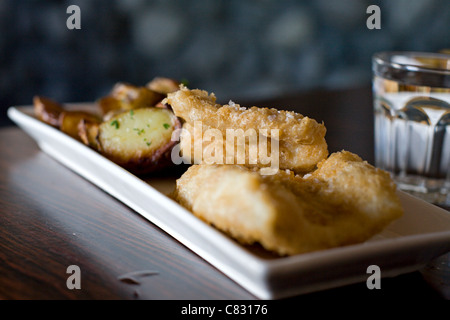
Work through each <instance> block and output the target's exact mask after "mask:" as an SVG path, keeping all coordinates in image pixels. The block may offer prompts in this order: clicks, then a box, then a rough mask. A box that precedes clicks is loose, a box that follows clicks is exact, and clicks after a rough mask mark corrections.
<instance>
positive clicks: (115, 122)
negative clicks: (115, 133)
mask: <svg viewBox="0 0 450 320" xmlns="http://www.w3.org/2000/svg"><path fill="white" fill-rule="evenodd" d="M110 125H111V126H114V127H116V129H119V126H120V125H119V121H117V120H113V121H111V123H110Z"/></svg>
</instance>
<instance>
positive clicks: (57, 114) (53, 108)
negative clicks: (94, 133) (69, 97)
mask: <svg viewBox="0 0 450 320" xmlns="http://www.w3.org/2000/svg"><path fill="white" fill-rule="evenodd" d="M33 104H34V114H35V115H36V117H37V118H38V119H39V120H41V121H43V122H45V123H47V124H49V125H51V126H53V127H55V128H57V129H59V130H61V131H62V132H64V133H66V134H68V135H69V136H71V137H72V138H74V139H77V140H81V138H80V137H79V135H78V126H79V123H80V122H81V121H82V120H85V121H89V122H94V123H95V122H96V123H100V122H101V119H100V117H99V116H98V115H96V114H94V113H92V112H87V111H79V110H77V111H71V110H66V109H65V108H64V106H63V105H62V104H60V103H58V102H56V101H54V100H52V99H49V98H46V97H40V96H35V97H34V98H33Z"/></svg>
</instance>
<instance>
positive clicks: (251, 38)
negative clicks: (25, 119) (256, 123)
mask: <svg viewBox="0 0 450 320" xmlns="http://www.w3.org/2000/svg"><path fill="white" fill-rule="evenodd" d="M72 4H75V5H78V6H79V8H80V10H81V30H69V29H68V28H67V27H66V20H67V18H68V17H69V14H67V13H66V9H67V7H68V6H69V5H72ZM371 4H376V5H378V6H379V7H380V9H381V29H380V30H369V29H368V28H367V26H366V20H367V18H368V17H369V14H367V13H366V9H367V7H368V6H369V5H371ZM444 48H450V1H448V0H384V1H382V0H379V1H371V0H367V1H366V0H315V1H289V0H288V1H283V0H282V1H275V0H253V1H247V0H241V1H238V0H229V1H217V0H216V1H175V0H165V1H163V0H161V1H144V0H128V1H126V0H122V1H119V0H117V1H111V0H69V1H37V0H36V1H27V0H25V1H23V0H0V107H1V111H2V118H3V120H1V123H3V124H4V123H5V121H4V113H5V110H6V108H7V107H8V106H9V105H13V104H14V105H17V104H29V103H31V99H32V97H33V95H36V94H41V95H47V96H50V97H53V98H55V99H57V100H59V101H70V102H76V101H92V100H94V99H96V98H98V97H99V96H100V95H103V94H106V93H107V92H108V91H109V90H110V89H111V87H112V85H113V84H114V83H115V82H117V81H128V82H132V83H134V84H138V85H140V84H145V83H146V82H147V81H148V80H150V79H151V78H153V77H154V76H168V77H175V78H178V79H188V80H189V81H190V83H191V84H192V86H196V87H201V88H204V89H207V90H209V91H214V92H215V93H216V95H218V97H219V99H220V98H223V100H226V101H228V99H234V100H238V99H239V98H245V99H247V98H254V97H257V98H263V97H265V96H271V95H278V94H282V93H284V92H289V91H294V90H309V89H317V88H332V89H334V88H342V87H352V86H359V85H368V84H369V83H370V80H371V66H370V59H371V56H372V54H373V53H374V52H376V51H381V50H414V51H438V50H441V49H444Z"/></svg>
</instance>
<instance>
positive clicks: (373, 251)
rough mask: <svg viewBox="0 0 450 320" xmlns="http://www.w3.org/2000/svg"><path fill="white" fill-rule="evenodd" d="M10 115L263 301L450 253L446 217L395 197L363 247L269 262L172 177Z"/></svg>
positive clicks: (47, 148) (449, 217) (24, 111)
mask: <svg viewBox="0 0 450 320" xmlns="http://www.w3.org/2000/svg"><path fill="white" fill-rule="evenodd" d="M79 107H80V108H82V107H86V104H84V105H79ZM8 116H9V117H10V118H11V120H13V121H14V122H15V123H16V124H17V125H18V126H20V127H21V128H22V129H23V130H24V131H26V132H27V133H28V134H29V135H30V136H31V137H33V138H34V139H35V140H36V142H37V143H38V145H39V147H40V148H41V149H42V150H43V151H44V152H46V153H48V154H49V155H50V156H52V157H54V158H55V159H56V160H58V161H59V162H61V163H62V164H64V165H65V166H67V167H68V168H70V169H72V170H73V171H75V172H77V173H78V174H79V175H81V176H82V177H84V178H85V179H87V180H89V181H91V182H92V183H94V184H95V185H97V186H98V187H99V188H101V189H103V190H104V191H105V192H107V193H109V194H110V195H111V196H113V197H115V198H117V199H118V200H120V201H122V202H123V203H124V204H126V205H127V206H129V207H130V208H131V209H133V210H135V211H136V212H137V213H139V214H141V215H142V216H143V217H145V218H146V219H148V220H149V221H151V222H152V223H153V224H155V225H157V226H158V227H160V228H161V229H163V230H164V231H165V232H167V233H168V234H169V235H171V236H172V237H174V238H175V239H177V240H178V241H180V242H181V243H182V244H184V245H185V246H186V247H188V248H189V249H190V250H192V251H193V252H195V253H196V254H198V255H199V256H200V257H202V258H203V259H205V260H206V261H208V262H209V263H211V264H212V265H214V266H215V267H216V268H218V269H219V270H221V271H222V272H223V273H225V274H226V275H227V276H228V277H230V278H231V279H233V280H234V281H235V282H237V283H238V284H240V285H241V286H242V287H244V288H245V289H247V290H248V291H249V292H251V293H253V294H254V295H255V296H257V297H259V298H261V299H278V298H284V297H289V296H293V295H298V294H303V293H308V292H314V291H319V290H324V289H330V288H334V287H339V286H343V285H348V284H353V283H357V282H364V281H366V280H367V278H368V276H369V275H368V273H367V268H368V267H369V266H370V265H377V266H378V267H379V268H380V270H381V275H382V277H393V276H396V275H399V274H403V273H407V272H411V271H415V270H419V269H420V268H422V267H424V266H425V265H426V264H427V263H428V262H429V261H430V260H432V259H434V258H436V257H438V256H440V255H442V254H445V253H446V252H448V251H449V250H450V214H449V212H447V211H446V210H444V209H441V208H439V207H436V206H434V205H431V204H429V203H426V202H424V201H422V200H419V199H416V198H414V197H412V196H409V195H407V194H405V193H402V192H399V195H400V198H401V201H402V204H403V206H404V209H405V214H404V216H403V217H402V218H400V219H399V220H397V221H395V222H393V223H392V224H391V225H389V226H388V227H387V228H386V229H385V230H384V231H383V232H382V233H381V234H379V235H377V236H376V237H374V238H373V239H370V240H369V241H367V242H365V243H361V244H357V245H351V246H345V247H340V248H335V249H330V250H323V251H317V252H313V253H307V254H300V255H295V256H290V257H282V258H273V257H268V256H265V255H262V254H259V253H258V251H257V250H254V249H252V248H249V247H244V246H241V245H239V244H238V243H237V242H235V241H234V240H232V239H230V238H229V237H227V236H225V235H224V234H222V233H221V232H219V231H218V230H216V229H214V228H213V227H211V226H209V225H207V224H205V223H204V222H202V221H201V220H199V219H197V218H196V217H195V216H193V215H192V214H191V213H190V212H189V211H187V210H186V209H184V208H183V207H181V206H180V205H178V204H177V203H176V202H174V201H173V200H171V199H170V198H169V197H167V196H166V192H167V191H170V188H172V187H173V186H174V183H175V181H174V179H166V180H165V179H155V180H154V181H153V180H150V181H143V180H142V179H140V178H138V177H137V176H135V175H133V174H131V173H129V172H128V171H126V170H124V169H123V168H121V167H119V166H118V165H116V164H114V163H112V162H111V161H109V160H108V159H106V158H105V157H103V156H101V155H100V154H99V153H97V152H95V151H93V150H92V149H90V148H88V147H86V146H85V145H83V144H82V143H79V142H78V141H76V140H74V139H72V138H70V137H69V136H67V135H65V134H64V133H62V132H60V131H58V130H57V129H54V128H52V127H50V126H48V125H46V124H44V123H42V122H41V121H39V120H37V119H35V118H34V116H33V109H32V107H30V106H24V107H11V108H9V109H8Z"/></svg>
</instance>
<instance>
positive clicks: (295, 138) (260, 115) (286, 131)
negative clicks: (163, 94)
mask: <svg viewBox="0 0 450 320" xmlns="http://www.w3.org/2000/svg"><path fill="white" fill-rule="evenodd" d="M163 103H166V104H169V105H170V106H171V107H172V110H173V112H174V113H175V115H176V116H178V117H179V118H182V119H183V120H184V121H185V124H184V125H183V129H184V130H183V131H182V134H181V136H180V139H181V143H180V145H181V146H180V147H181V153H182V155H183V156H184V157H186V156H187V157H189V158H190V159H193V161H192V162H191V163H206V162H205V161H204V155H203V153H201V154H200V158H201V159H198V157H197V156H195V157H194V155H195V154H196V151H195V150H194V145H195V142H196V141H198V140H199V139H198V137H197V138H196V136H197V135H198V134H196V133H195V132H194V128H195V125H196V124H197V123H199V124H200V127H201V128H202V133H201V135H200V137H199V138H200V139H201V140H202V146H203V150H206V149H207V148H208V146H209V145H210V144H212V143H216V144H217V143H218V140H220V141H219V144H220V143H221V144H222V146H221V147H222V148H220V146H219V148H218V149H219V150H220V149H222V150H224V152H223V154H222V155H221V156H219V157H218V158H217V157H213V158H215V159H216V160H217V161H215V162H214V164H230V161H229V158H228V159H227V156H228V157H229V153H227V152H226V144H227V143H230V140H229V139H227V138H228V137H227V133H230V132H234V133H236V132H241V133H243V134H244V138H245V142H239V140H238V139H234V138H233V140H232V141H231V144H233V145H234V148H238V147H239V146H240V145H241V146H242V145H243V144H244V145H245V147H244V149H245V150H246V151H245V152H246V157H245V161H240V159H239V158H238V156H239V153H238V152H235V153H234V154H232V155H231V157H232V160H233V161H231V162H232V163H233V164H243V165H245V166H250V167H251V166H253V165H256V166H257V167H267V166H269V165H270V164H268V163H265V162H267V161H264V159H262V158H261V156H260V155H261V153H260V152H258V153H257V156H256V159H255V157H254V155H253V153H251V152H248V150H249V149H250V146H251V141H250V138H249V136H251V135H252V133H255V132H256V134H257V135H258V137H259V139H260V140H259V141H261V139H262V138H267V140H268V141H269V142H268V144H267V148H268V149H269V150H270V152H269V150H264V154H270V156H273V155H272V154H271V152H272V149H271V147H270V146H271V145H273V144H274V143H275V144H276V145H277V148H278V149H277V153H278V154H277V156H278V158H277V159H276V160H277V162H278V163H279V168H280V169H291V170H293V171H295V172H308V171H311V170H313V169H314V168H315V166H316V164H317V163H318V162H319V161H321V160H323V159H325V158H326V157H327V156H328V146H327V143H326V141H325V134H326V128H325V126H324V124H321V123H318V122H317V121H316V120H314V119H311V118H308V117H305V116H303V115H301V114H299V113H295V112H292V111H282V110H277V109H274V108H272V109H271V108H261V107H251V108H245V107H241V106H240V105H238V104H236V103H233V102H232V101H230V102H229V103H228V104H226V105H221V104H218V103H216V97H215V95H214V94H213V93H211V94H208V92H206V91H203V90H198V89H194V90H190V89H188V88H186V87H184V86H181V87H180V90H178V91H175V92H172V93H169V94H168V95H167V98H165V99H164V100H163ZM208 129H213V130H216V132H217V131H218V132H219V133H221V137H219V138H220V139H214V141H212V139H207V138H206V137H205V135H206V133H207V132H208ZM209 133H210V132H209ZM235 137H236V134H235ZM216 138H217V136H216ZM236 138H237V137H236ZM183 139H185V140H188V141H184V142H183ZM265 146H266V145H264V146H263V147H261V146H260V145H259V142H258V147H259V148H260V149H259V151H261V148H264V147H265ZM202 156H203V157H202ZM216 156H217V155H216ZM209 164H211V163H209Z"/></svg>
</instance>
